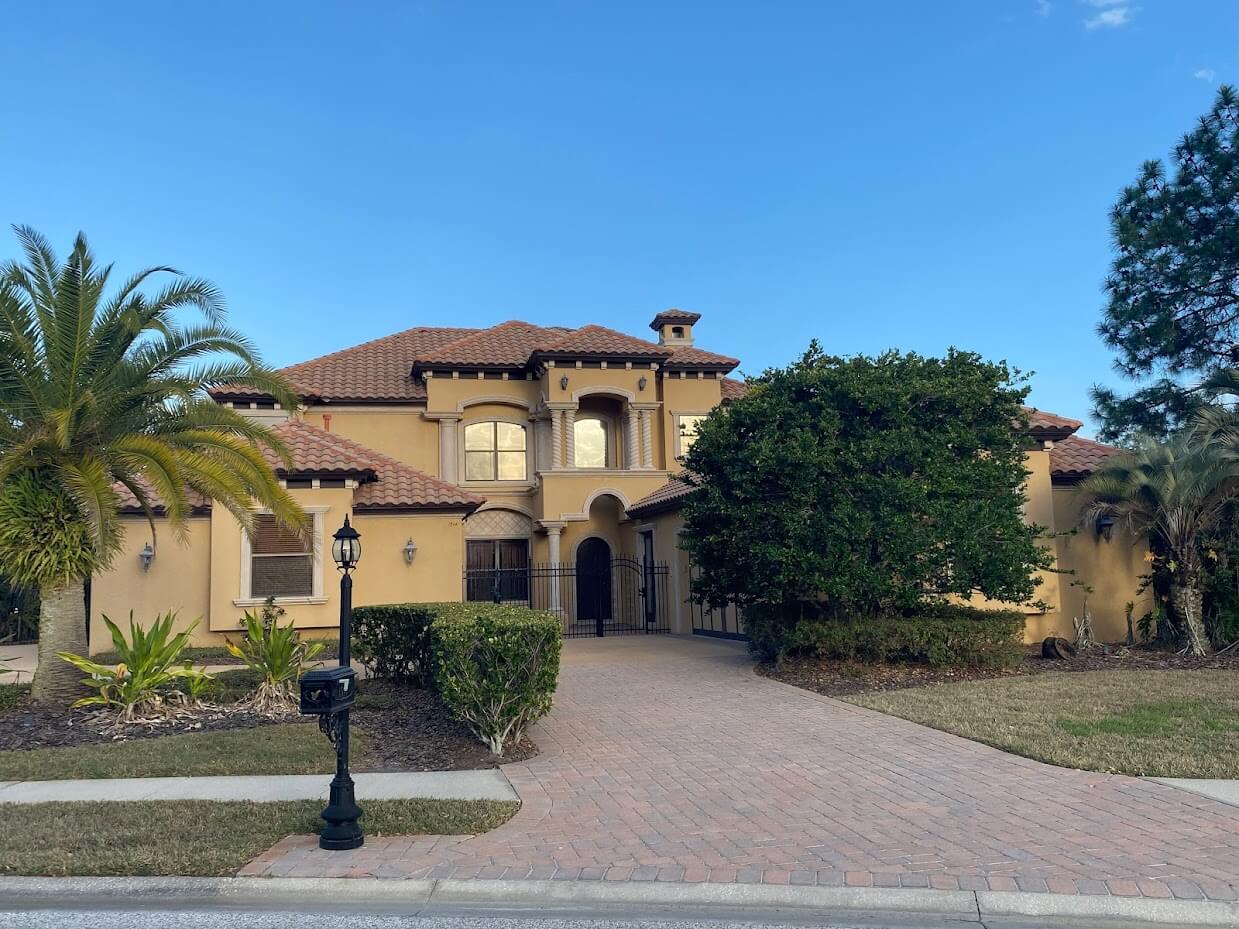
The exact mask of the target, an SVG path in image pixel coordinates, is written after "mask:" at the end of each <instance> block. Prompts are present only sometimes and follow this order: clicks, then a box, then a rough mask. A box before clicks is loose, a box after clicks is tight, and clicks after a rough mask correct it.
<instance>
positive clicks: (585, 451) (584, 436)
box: [572, 416, 607, 468]
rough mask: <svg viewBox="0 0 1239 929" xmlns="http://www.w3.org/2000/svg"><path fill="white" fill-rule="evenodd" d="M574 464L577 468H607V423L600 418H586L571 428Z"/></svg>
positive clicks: (577, 421)
mask: <svg viewBox="0 0 1239 929" xmlns="http://www.w3.org/2000/svg"><path fill="white" fill-rule="evenodd" d="M572 435H573V441H574V443H575V444H574V450H575V462H576V466H577V467H578V468H605V467H606V466H607V423H606V420H604V419H603V418H602V417H600V416H586V417H583V418H581V419H578V420H576V422H575V423H574V424H573V427H572Z"/></svg>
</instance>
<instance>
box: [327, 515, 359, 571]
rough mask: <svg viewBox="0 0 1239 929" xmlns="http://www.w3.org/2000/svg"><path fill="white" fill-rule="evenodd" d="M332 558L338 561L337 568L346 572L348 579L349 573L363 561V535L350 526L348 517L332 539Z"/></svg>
mask: <svg viewBox="0 0 1239 929" xmlns="http://www.w3.org/2000/svg"><path fill="white" fill-rule="evenodd" d="M331 538H332V539H333V540H334V541H333V542H332V543H331V557H332V558H334V559H335V561H336V567H337V568H339V569H340V570H341V571H343V572H344V576H345V577H346V578H347V577H348V575H349V572H350V571H352V570H353V568H355V567H356V566H357V562H359V561H361V535H360V534H359V533H358V532H357V530H356V529H354V528H353V527H352V526H351V525H349V521H348V517H347V516H345V517H344V525H343V526H341V527H340V528H339V529H337V530H336V534H335V535H333V536H332V537H331Z"/></svg>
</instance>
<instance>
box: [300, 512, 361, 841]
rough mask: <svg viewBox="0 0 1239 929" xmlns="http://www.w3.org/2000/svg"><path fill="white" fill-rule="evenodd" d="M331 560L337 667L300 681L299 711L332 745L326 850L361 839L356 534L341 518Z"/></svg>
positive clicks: (358, 555)
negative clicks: (354, 643) (352, 732)
mask: <svg viewBox="0 0 1239 929" xmlns="http://www.w3.org/2000/svg"><path fill="white" fill-rule="evenodd" d="M332 539H333V541H332V544H331V557H332V558H333V559H335V563H336V567H337V568H339V569H340V573H341V577H340V664H339V666H338V667H335V668H316V669H315V670H313V671H309V672H307V673H306V674H305V675H304V676H303V677H302V678H301V712H302V713H305V714H307V715H313V716H317V717H318V728H319V729H321V730H322V731H323V734H324V735H326V736H327V738H328V739H329V740H331V742H332V743H333V744H334V745H335V747H336V776H335V777H333V778H332V779H331V788H330V790H329V792H328V795H327V806H326V807H325V808H324V809H323V814H322V815H323V821H324V822H325V823H326V825H325V826H323V830H322V832H320V833H319V836H318V847H319V848H325V849H328V850H331V851H344V850H347V849H350V848H360V847H361V846H362V845H363V844H364V843H365V841H366V837H365V834H364V833H363V832H362V829H361V823H360V822H359V820H360V819H361V816H362V810H361V807H359V806H358V805H357V797H356V792H355V789H354V785H353V778H352V775H350V774H349V770H348V761H349V757H348V749H349V745H348V742H349V738H348V737H349V710H350V708H351V707H352V705H353V703H354V701H355V700H356V699H357V675H356V672H355V671H354V670H353V667H352V654H351V648H350V646H351V640H352V636H353V578H352V571H353V569H354V568H355V567H357V562H358V561H360V560H361V536H360V535H359V534H358V532H357V530H356V529H354V528H353V527H352V525H351V524H350V523H349V519H348V516H345V517H344V525H343V526H341V527H340V528H339V529H338V530H337V531H336V534H335V535H334V536H332Z"/></svg>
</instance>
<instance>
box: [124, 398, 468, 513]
mask: <svg viewBox="0 0 1239 929" xmlns="http://www.w3.org/2000/svg"><path fill="white" fill-rule="evenodd" d="M274 431H275V432H276V433H277V434H278V435H279V436H280V438H282V439H283V440H284V443H285V444H286V445H287V446H288V448H289V451H290V452H292V456H293V469H292V471H291V472H287V471H285V469H284V466H283V464H282V463H279V462H278V459H277V458H276V456H275V455H273V454H271V453H267V454H266V457H267V460H268V461H270V462H271V464H272V466H273V467H275V468H276V472H277V473H278V474H280V475H281V476H287V475H289V474H291V475H298V474H300V475H311V474H312V475H334V476H339V477H344V476H348V477H356V478H357V479H358V480H359V481H360V482H361V486H359V487H358V488H357V489H356V490H355V491H353V508H354V509H356V510H384V509H388V510H462V511H465V512H472V511H473V510H475V509H477V508H478V507H479V506H481V505H482V503H483V502H484V501H483V499H482V498H481V497H478V496H476V495H474V494H471V493H469V492H468V491H465V490H461V489H460V488H459V487H456V486H453V485H452V484H448V483H445V482H444V481H441V480H439V479H437V478H434V477H431V476H430V475H429V474H424V473H423V472H421V471H418V470H417V469H416V468H410V467H409V466H408V465H406V464H402V463H401V462H399V461H396V460H395V459H393V458H388V457H387V456H386V455H383V454H381V453H379V452H376V451H375V450H374V449H372V448H366V447H365V446H364V445H358V444H357V443H356V442H354V441H352V440H351V439H346V438H345V437H344V436H342V435H338V434H337V433H334V432H326V431H325V430H323V429H319V428H317V427H316V426H311V425H310V424H309V423H307V422H305V421H304V420H300V419H290V420H288V421H287V422H284V423H281V424H280V425H279V426H277V427H275V429H274ZM116 489H117V492H118V493H120V495H121V512H123V513H132V512H138V513H140V512H141V508H140V507H139V506H138V502H137V499H136V498H135V497H134V496H133V494H131V493H129V492H128V491H127V490H126V489H124V488H123V487H119V486H118V487H117V488H116ZM191 501H192V502H193V503H194V506H195V508H197V509H201V510H209V509H210V507H211V501H210V500H208V499H207V498H206V497H203V496H202V495H201V494H192V495H191ZM157 509H158V508H157Z"/></svg>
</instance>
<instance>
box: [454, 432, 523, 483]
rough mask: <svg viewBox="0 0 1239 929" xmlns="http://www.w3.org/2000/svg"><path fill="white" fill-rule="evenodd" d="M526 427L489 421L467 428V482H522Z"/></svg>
mask: <svg viewBox="0 0 1239 929" xmlns="http://www.w3.org/2000/svg"><path fill="white" fill-rule="evenodd" d="M525 477H526V470H525V427H524V426H520V425H517V424H516V423H505V422H486V423H470V424H469V425H467V426H465V480H467V481H523V480H525Z"/></svg>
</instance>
